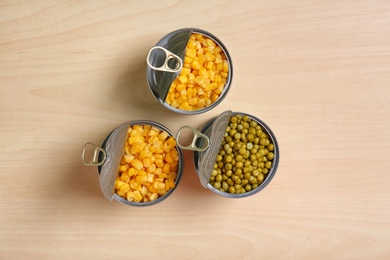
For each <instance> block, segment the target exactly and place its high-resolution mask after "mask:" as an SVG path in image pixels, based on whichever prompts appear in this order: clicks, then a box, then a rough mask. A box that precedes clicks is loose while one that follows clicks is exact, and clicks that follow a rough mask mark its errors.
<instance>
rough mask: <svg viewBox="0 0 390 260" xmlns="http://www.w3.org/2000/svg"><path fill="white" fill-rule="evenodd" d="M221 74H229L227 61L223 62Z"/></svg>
mask: <svg viewBox="0 0 390 260" xmlns="http://www.w3.org/2000/svg"><path fill="white" fill-rule="evenodd" d="M222 68H223V72H225V73H228V72H229V64H228V62H227V61H223V66H222Z"/></svg>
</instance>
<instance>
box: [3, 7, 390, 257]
mask: <svg viewBox="0 0 390 260" xmlns="http://www.w3.org/2000/svg"><path fill="white" fill-rule="evenodd" d="M389 24H390V3H389V2H388V1H58V2H56V1H26V2H24V1H2V2H1V3H0V35H1V36H0V94H1V102H0V131H1V135H0V137H1V142H0V143H1V150H0V156H1V161H2V162H1V164H0V177H1V181H0V208H1V210H0V258H2V259H11V258H15V259H69V258H90V257H94V258H98V259H107V258H110V259H112V258H115V259H118V258H120V259H125V258H126V259H136V258H144V259H389V257H390V207H389V205H390V175H389V169H390V162H389V159H388V157H389V155H390V88H389V85H390V76H389V75H390V37H389V35H390V26H389ZM182 27H197V28H201V29H204V30H207V31H209V32H211V33H213V34H215V35H216V36H217V37H218V38H220V39H221V40H222V41H223V43H224V44H225V45H226V46H227V48H228V49H229V51H230V54H231V56H232V59H233V66H234V76H233V85H232V88H231V91H230V92H229V95H228V97H227V98H226V99H225V100H224V101H223V102H222V103H221V104H220V105H219V106H218V107H217V108H215V109H214V110H212V111H210V112H208V113H205V114H201V115H197V116H184V115H177V114H174V113H173V112H170V111H168V110H166V109H164V108H163V107H162V106H161V105H160V104H159V103H158V102H157V101H156V100H154V98H153V96H152V94H151V93H150V91H149V89H148V86H147V82H146V77H145V68H146V62H145V58H146V54H147V52H148V50H149V49H150V48H151V47H152V46H153V45H154V44H155V43H156V42H157V41H158V40H159V39H160V38H161V37H163V36H164V35H165V34H167V33H169V32H171V31H173V30H175V29H178V28H182ZM227 109H231V110H233V111H242V112H246V113H250V114H253V115H255V116H257V117H259V118H261V119H262V120H263V121H265V122H266V123H267V124H268V125H269V126H270V127H271V129H272V130H273V131H274V133H275V135H276V137H277V139H278V142H279V146H280V150H281V159H280V164H279V169H278V171H277V173H276V175H275V178H274V179H273V180H272V182H271V183H270V185H269V186H268V187H267V188H266V189H265V190H263V191H261V192H260V193H259V194H257V195H255V196H253V197H249V198H245V199H240V200H229V199H225V198H222V197H219V196H217V195H214V194H213V193H211V192H210V191H207V190H205V189H203V188H202V186H201V185H200V183H199V179H198V177H197V175H196V172H195V169H194V166H193V163H192V154H191V153H190V152H185V160H186V166H185V172H184V176H183V179H182V182H181V183H180V185H179V187H178V188H177V190H176V191H175V192H174V194H173V195H172V196H171V197H169V198H168V199H167V200H166V201H164V202H163V203H161V204H158V205H156V206H153V207H148V208H134V207H127V206H124V205H122V204H119V203H117V202H115V201H114V202H112V203H110V202H109V201H107V200H105V198H104V197H103V195H102V194H101V192H100V188H99V183H98V178H97V171H96V169H95V168H87V167H85V166H83V165H82V164H81V161H80V156H81V148H82V146H83V145H84V143H86V142H88V141H91V142H94V143H98V144H99V143H101V142H102V141H103V139H104V138H105V137H106V136H107V134H108V133H109V132H110V131H111V130H112V129H113V128H115V127H116V126H118V125H119V124H121V123H123V122H126V121H129V120H135V119H150V120H155V121H158V122H160V123H162V124H164V125H166V126H167V127H168V128H170V129H171V130H172V131H173V132H176V131H177V130H178V129H179V127H181V126H182V125H191V126H194V127H199V126H200V125H201V124H202V123H204V122H205V121H206V120H208V119H210V118H211V117H213V116H215V115H218V114H219V113H221V112H223V111H225V110H227Z"/></svg>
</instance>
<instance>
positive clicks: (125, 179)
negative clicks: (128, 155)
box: [120, 172, 130, 182]
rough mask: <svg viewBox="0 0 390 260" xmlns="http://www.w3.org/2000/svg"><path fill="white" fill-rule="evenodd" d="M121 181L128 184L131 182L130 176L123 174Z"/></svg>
mask: <svg viewBox="0 0 390 260" xmlns="http://www.w3.org/2000/svg"><path fill="white" fill-rule="evenodd" d="M120 179H121V181H124V182H128V181H129V180H130V176H129V175H128V174H127V173H126V172H123V173H122V175H121V177H120Z"/></svg>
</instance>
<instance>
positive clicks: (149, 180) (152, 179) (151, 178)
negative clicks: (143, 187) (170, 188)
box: [147, 173, 154, 183]
mask: <svg viewBox="0 0 390 260" xmlns="http://www.w3.org/2000/svg"><path fill="white" fill-rule="evenodd" d="M147 178H148V182H150V183H152V182H153V181H154V174H153V173H148V175H147Z"/></svg>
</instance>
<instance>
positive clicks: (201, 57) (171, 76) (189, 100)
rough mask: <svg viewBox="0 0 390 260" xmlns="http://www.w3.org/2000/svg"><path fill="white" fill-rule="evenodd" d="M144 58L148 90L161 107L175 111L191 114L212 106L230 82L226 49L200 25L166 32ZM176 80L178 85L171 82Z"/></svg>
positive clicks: (224, 94) (230, 61)
mask: <svg viewBox="0 0 390 260" xmlns="http://www.w3.org/2000/svg"><path fill="white" fill-rule="evenodd" d="M195 35H196V37H197V38H195ZM202 37H204V38H202ZM196 40H199V41H198V42H196ZM194 42H196V44H195V43H194ZM200 42H202V44H201V43H200ZM203 42H204V46H206V47H203ZM208 43H209V45H210V46H208V45H207V44H208ZM199 46H200V47H199ZM192 47H194V49H195V48H198V49H199V50H197V51H195V50H194V49H191V48H192ZM194 55H195V56H194ZM146 61H147V68H146V77H147V81H148V85H149V88H150V90H151V91H152V93H153V95H154V96H155V98H156V99H157V100H158V101H159V102H160V103H161V104H162V105H163V106H164V107H166V108H167V109H169V110H171V111H174V112H176V113H180V114H185V115H194V114H200V113H204V112H207V111H209V110H211V109H213V108H214V107H216V106H217V105H218V104H220V103H221V102H222V100H223V99H224V98H225V97H226V95H227V93H228V91H229V89H230V86H231V83H232V77H233V65H232V60H231V57H230V55H229V52H228V51H227V49H226V47H225V46H224V45H223V43H222V42H221V41H220V40H219V39H218V38H217V37H215V36H214V35H212V34H211V33H209V32H207V31H204V30H201V29H196V28H184V29H179V30H176V31H173V32H171V33H169V34H167V35H166V36H164V37H163V38H162V39H161V40H159V41H158V42H157V43H156V45H155V46H154V47H153V48H152V49H151V50H150V51H149V53H148V55H147V58H146ZM221 61H222V65H221V63H220V62H221ZM221 66H222V68H223V69H221ZM220 69H221V70H220ZM221 75H222V77H221ZM176 82H177V84H178V85H180V86H175V85H174V84H176Z"/></svg>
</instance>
